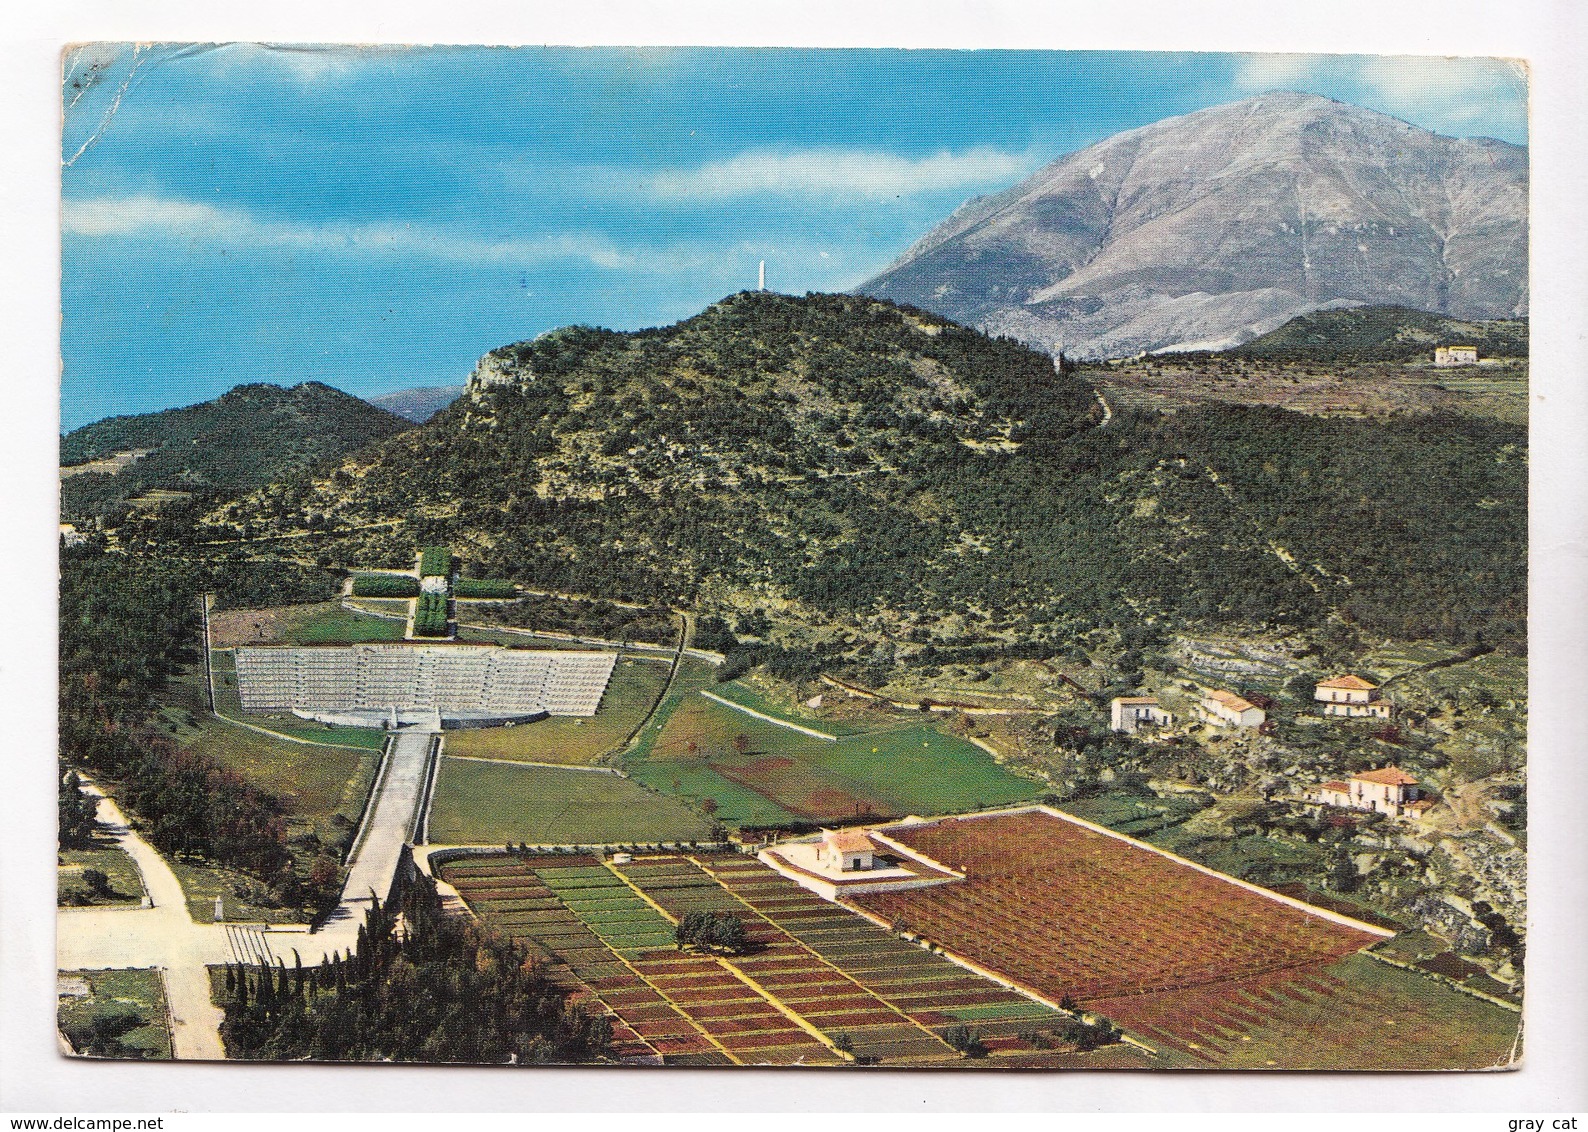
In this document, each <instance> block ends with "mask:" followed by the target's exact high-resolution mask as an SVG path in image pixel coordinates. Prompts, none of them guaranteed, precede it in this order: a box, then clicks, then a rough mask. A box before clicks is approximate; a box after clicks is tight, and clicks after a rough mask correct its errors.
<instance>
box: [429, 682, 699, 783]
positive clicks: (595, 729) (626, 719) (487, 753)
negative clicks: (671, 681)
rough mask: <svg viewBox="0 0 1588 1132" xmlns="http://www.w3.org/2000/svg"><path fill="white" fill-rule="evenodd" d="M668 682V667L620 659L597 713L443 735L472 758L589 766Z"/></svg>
mask: <svg viewBox="0 0 1588 1132" xmlns="http://www.w3.org/2000/svg"><path fill="white" fill-rule="evenodd" d="M666 682H667V666H666V665H665V664H658V663H656V662H654V661H643V660H631V659H629V658H627V657H625V658H623V659H622V660H620V661H618V666H617V667H616V668H615V669H613V670H612V682H611V683H610V684H608V685H607V691H606V695H605V697H603V699H602V700H601V710H600V711H598V712H597V713H596V714H595V715H594V716H592V717H590V718H589V719H565V718H558V719H543V720H541V721H540V722H539V723H528V724H521V725H519V726H517V727H488V728H481V729H479V730H477V731H474V730H471V731H451V732H448V733H447V752H448V753H449V754H453V755H471V756H473V757H475V758H488V759H510V760H513V761H519V762H542V763H562V764H568V765H579V766H588V765H589V764H591V763H594V762H597V761H599V759H600V758H601V756H602V755H604V754H606V753H607V752H609V751H614V750H616V749H617V747H618V746H619V745H620V744H621V743H622V742H623V740H624V739H626V738H627V737H628V734H629V732H630V731H632V730H633V729H634V727H635V725H636V724H638V723H639V722H640V720H642V719H644V718H645V713H646V712H648V711H650V709H651V704H652V703H653V702H655V700H656V697H657V695H658V694H659V693H660V692H661V690H662V687H663V686H664V685H665V684H666Z"/></svg>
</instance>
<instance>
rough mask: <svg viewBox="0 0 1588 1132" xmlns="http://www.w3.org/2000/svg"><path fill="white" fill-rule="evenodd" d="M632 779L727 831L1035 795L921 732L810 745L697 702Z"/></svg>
mask: <svg viewBox="0 0 1588 1132" xmlns="http://www.w3.org/2000/svg"><path fill="white" fill-rule="evenodd" d="M713 691H714V692H715V694H723V693H722V692H720V691H717V690H716V689H713ZM728 694H730V695H731V694H734V692H733V691H732V690H731V689H730V691H729V692H728ZM740 698H745V697H744V696H743V695H742V694H740ZM755 710H763V709H762V708H756V709H755ZM769 714H770V713H769ZM804 726H809V724H804ZM814 729H815V730H821V728H820V727H819V726H818V727H816V728H814ZM632 769H633V772H634V774H635V776H636V777H637V778H640V779H642V780H643V781H645V782H647V783H650V784H652V785H653V786H655V787H656V788H657V789H662V790H670V791H672V792H674V793H678V794H681V795H683V796H685V797H690V798H697V799H698V798H704V797H711V798H713V799H714V800H715V801H716V802H717V805H718V810H717V815H718V817H719V819H720V820H722V821H724V822H726V823H729V824H736V825H775V824H778V823H783V822H789V821H794V820H805V821H831V820H836V819H840V818H854V817H856V816H858V815H866V814H870V815H874V816H879V817H891V816H899V817H902V816H903V815H905V814H909V813H945V812H953V811H956V810H972V809H979V808H983V807H987V806H997V805H1002V804H1005V803H1009V802H1016V801H1025V800H1028V799H1030V798H1033V797H1035V796H1036V794H1037V793H1038V790H1039V787H1038V785H1037V784H1036V783H1034V782H1031V781H1029V780H1027V779H1024V778H1019V777H1017V776H1015V775H1013V774H1010V773H1009V772H1008V771H1006V770H1004V769H1003V768H1002V767H1000V766H999V765H998V764H997V763H996V762H994V761H993V759H992V758H991V757H990V756H989V755H988V754H987V753H986V752H985V751H983V750H981V749H980V748H979V747H977V746H975V745H974V744H971V743H967V742H966V741H964V740H963V739H959V738H957V737H955V736H952V735H946V734H944V733H942V732H940V731H937V730H935V729H933V728H931V727H927V726H924V725H905V726H894V727H892V728H889V729H887V730H878V731H872V732H869V733H861V734H852V735H844V736H839V737H836V738H835V739H833V740H827V739H819V738H816V737H814V736H812V735H807V734H805V733H803V732H800V731H796V730H794V729H793V728H790V727H783V726H779V725H778V724H775V723H769V722H767V721H765V720H762V719H757V718H756V717H755V716H752V715H748V714H746V713H745V712H742V711H737V710H735V709H734V708H732V707H729V706H726V705H724V704H720V703H716V702H714V701H712V700H708V699H706V698H705V697H704V696H701V695H693V696H687V697H685V698H684V699H682V700H681V701H680V702H679V703H678V705H677V707H676V709H675V710H673V711H672V713H671V714H670V715H669V716H668V717H667V720H666V723H665V724H664V725H663V726H662V728H661V731H660V734H658V735H657V736H656V737H655V738H654V740H653V741H652V742H651V743H650V744H649V746H648V749H647V753H646V756H645V758H644V759H643V760H635V761H634V763H633V767H632ZM675 783H676V785H675Z"/></svg>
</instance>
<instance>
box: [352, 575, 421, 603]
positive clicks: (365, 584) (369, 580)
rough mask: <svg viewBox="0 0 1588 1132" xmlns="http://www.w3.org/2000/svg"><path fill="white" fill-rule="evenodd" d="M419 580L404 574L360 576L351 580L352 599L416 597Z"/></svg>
mask: <svg viewBox="0 0 1588 1132" xmlns="http://www.w3.org/2000/svg"><path fill="white" fill-rule="evenodd" d="M418 595H419V579H418V578H410V577H408V576H407V575H406V574H360V575H358V576H356V577H355V578H354V579H353V596H354V597H417V596H418Z"/></svg>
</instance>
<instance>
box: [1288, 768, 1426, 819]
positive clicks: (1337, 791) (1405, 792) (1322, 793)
mask: <svg viewBox="0 0 1588 1132" xmlns="http://www.w3.org/2000/svg"><path fill="white" fill-rule="evenodd" d="M1313 800H1314V801H1317V802H1321V803H1322V804H1323V805H1325V806H1339V807H1341V808H1342V809H1349V810H1370V811H1372V812H1373V813H1378V814H1388V815H1389V816H1390V817H1395V818H1412V819H1414V820H1415V819H1418V818H1421V817H1422V816H1423V815H1424V814H1425V813H1427V812H1428V811H1429V810H1430V809H1431V808H1432V807H1433V805H1434V803H1433V800H1432V799H1429V798H1424V797H1422V791H1421V787H1420V786H1419V784H1418V782H1417V779H1416V778H1414V777H1413V776H1412V775H1409V774H1407V773H1406V772H1405V771H1404V770H1401V769H1400V768H1399V767H1393V766H1385V767H1379V768H1378V769H1377V770H1365V771H1362V772H1361V773H1359V774H1353V775H1352V776H1351V777H1350V779H1349V780H1348V781H1345V782H1341V781H1339V780H1338V779H1336V780H1334V781H1330V782H1325V783H1324V784H1323V785H1322V786H1319V787H1318V788H1317V790H1315V791H1314V792H1313Z"/></svg>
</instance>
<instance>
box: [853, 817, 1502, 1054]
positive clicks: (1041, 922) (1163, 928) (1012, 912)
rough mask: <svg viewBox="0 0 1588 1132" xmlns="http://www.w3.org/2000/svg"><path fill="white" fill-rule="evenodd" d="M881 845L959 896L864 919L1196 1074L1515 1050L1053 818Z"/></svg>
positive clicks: (1346, 947) (1346, 941)
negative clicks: (919, 860)
mask: <svg viewBox="0 0 1588 1132" xmlns="http://www.w3.org/2000/svg"><path fill="white" fill-rule="evenodd" d="M888 832H889V835H890V836H893V837H894V838H896V839H897V840H899V841H901V842H903V843H905V844H907V845H909V846H911V847H912V848H915V849H918V850H920V851H921V852H923V853H926V854H927V855H929V856H931V857H933V858H935V859H936V860H938V861H941V862H943V863H945V864H948V865H950V866H952V867H955V868H958V869H960V870H961V871H964V872H965V873H966V874H967V879H966V880H965V881H964V882H961V883H957V884H949V885H942V886H939V887H935V888H927V889H918V890H914V891H907V892H893V893H882V894H873V895H862V896H857V897H855V898H854V902H855V903H856V905H858V906H859V907H862V908H864V909H866V910H867V911H869V912H872V913H873V914H875V915H878V916H882V917H886V918H887V919H889V920H890V922H893V923H896V924H898V925H899V926H900V927H901V928H903V929H905V930H908V931H910V932H913V933H918V934H919V935H921V936H922V937H923V938H926V939H930V940H932V941H934V942H936V943H938V944H941V945H942V946H943V947H945V948H946V949H948V950H949V951H951V952H953V953H955V954H957V955H960V956H963V957H965V958H967V959H969V960H971V961H973V962H975V963H977V964H980V965H983V966H985V967H987V968H989V969H991V970H993V971H997V972H1001V973H1003V974H1005V975H1007V976H1008V977H1010V978H1013V979H1017V980H1019V981H1020V982H1022V983H1023V984H1024V985H1026V986H1029V987H1031V988H1032V989H1034V990H1036V991H1038V992H1040V993H1042V994H1043V995H1045V996H1047V997H1049V998H1051V999H1053V1000H1057V999H1059V998H1061V997H1062V996H1064V995H1069V996H1071V997H1072V998H1074V999H1076V1000H1077V1001H1079V1002H1080V1003H1081V1004H1082V1005H1083V1006H1085V1007H1087V1008H1088V1009H1093V1010H1096V1011H1099V1012H1100V1013H1102V1014H1104V1015H1106V1016H1108V1017H1109V1018H1111V1019H1113V1020H1114V1021H1116V1022H1118V1023H1119V1024H1121V1025H1123V1026H1125V1027H1126V1028H1127V1029H1128V1030H1130V1031H1131V1032H1132V1033H1135V1034H1138V1035H1140V1036H1141V1037H1142V1038H1143V1039H1144V1040H1146V1041H1147V1042H1149V1043H1151V1044H1153V1045H1155V1046H1157V1047H1158V1048H1159V1049H1160V1050H1162V1051H1164V1052H1165V1053H1167V1054H1168V1055H1170V1056H1172V1057H1180V1058H1185V1059H1188V1063H1190V1064H1201V1065H1208V1066H1226V1065H1237V1064H1239V1065H1253V1064H1255V1065H1260V1066H1261V1065H1268V1066H1274V1065H1278V1066H1281V1067H1284V1068H1290V1069H1306V1068H1339V1069H1350V1068H1355V1069H1375V1068H1390V1067H1391V1065H1390V1064H1389V1063H1390V1062H1391V1061H1393V1062H1394V1063H1395V1065H1397V1066H1405V1067H1410V1066H1412V1065H1417V1066H1420V1067H1421V1068H1424V1069H1428V1068H1477V1067H1480V1066H1489V1065H1493V1064H1496V1063H1498V1062H1500V1061H1503V1060H1504V1059H1505V1058H1506V1056H1507V1054H1508V1051H1509V1049H1510V1044H1511V1041H1512V1039H1513V1037H1514V1036H1515V1032H1516V1022H1517V1016H1516V1015H1514V1014H1511V1013H1510V1012H1508V1011H1506V1010H1505V1009H1503V1008H1502V1007H1499V1006H1496V1005H1491V1004H1488V1003H1485V1002H1483V1001H1482V1000H1479V999H1476V998H1473V997H1471V996H1465V995H1462V994H1461V993H1460V992H1457V991H1455V990H1453V989H1450V988H1449V987H1447V986H1445V985H1443V984H1441V983H1438V982H1435V981H1432V980H1429V979H1425V978H1422V977H1421V976H1417V975H1412V974H1407V973H1403V972H1400V971H1398V970H1392V969H1389V968H1383V969H1382V971H1381V969H1380V965H1379V964H1377V963H1375V962H1374V961H1372V960H1369V959H1366V958H1363V957H1361V956H1358V955H1357V954H1356V953H1357V952H1359V951H1361V950H1362V949H1363V948H1366V947H1368V946H1370V945H1373V944H1375V943H1377V942H1378V941H1379V939H1380V938H1381V937H1379V936H1377V935H1374V934H1370V933H1368V932H1366V931H1359V930H1357V929H1355V928H1352V927H1349V926H1346V925H1342V924H1337V923H1333V922H1331V921H1329V920H1326V919H1324V918H1322V917H1319V916H1315V915H1312V914H1310V913H1307V912H1304V911H1301V910H1298V909H1295V908H1292V907H1289V906H1286V905H1284V904H1282V903H1280V902H1278V901H1274V900H1269V899H1267V898H1266V897H1263V896H1261V895H1259V894H1257V893H1253V892H1251V891H1249V890H1246V889H1242V888H1240V887H1238V886H1236V885H1234V884H1231V883H1229V882H1227V881H1224V880H1221V879H1219V878H1217V877H1213V876H1209V875H1207V874H1205V873H1202V872H1199V871H1196V870H1194V869H1191V868H1188V867H1186V866H1184V865H1182V864H1180V863H1178V862H1175V861H1173V860H1171V859H1168V858H1165V857H1162V856H1160V855H1157V854H1154V853H1151V852H1148V851H1146V850H1145V849H1144V848H1143V847H1141V846H1139V845H1137V844H1135V843H1132V842H1127V841H1124V840H1121V839H1118V838H1115V837H1110V836H1107V835H1105V834H1102V833H1097V832H1094V831H1092V830H1088V829H1086V828H1084V827H1082V826H1078V825H1075V824H1073V823H1070V822H1067V821H1064V820H1062V819H1060V818H1055V817H1052V816H1050V815H1047V814H1043V813H1040V812H1027V813H1021V814H1011V815H1005V816H997V817H991V818H978V819H963V820H955V819H946V820H944V821H941V822H936V823H933V824H930V825H923V826H919V827H913V828H912V827H898V828H894V829H890V830H889V831H888ZM1364 965H1366V966H1364ZM1365 971H1371V972H1372V973H1374V974H1375V976H1376V977H1375V978H1373V979H1367V978H1365V977H1363V974H1364V972H1365ZM1384 971H1388V972H1390V973H1388V974H1385V973H1383V972H1384ZM1370 1018H1377V1019H1381V1020H1382V1019H1389V1020H1390V1022H1389V1024H1388V1025H1369V1024H1368V1019H1370ZM1430 1033H1435V1034H1444V1035H1445V1036H1446V1038H1447V1039H1448V1040H1445V1041H1443V1042H1441V1041H1439V1040H1438V1039H1430V1037H1429V1034H1430ZM1402 1034H1405V1040H1404V1041H1403V1040H1402V1039H1401V1035H1402ZM1299 1035H1306V1036H1305V1037H1302V1036H1299Z"/></svg>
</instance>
